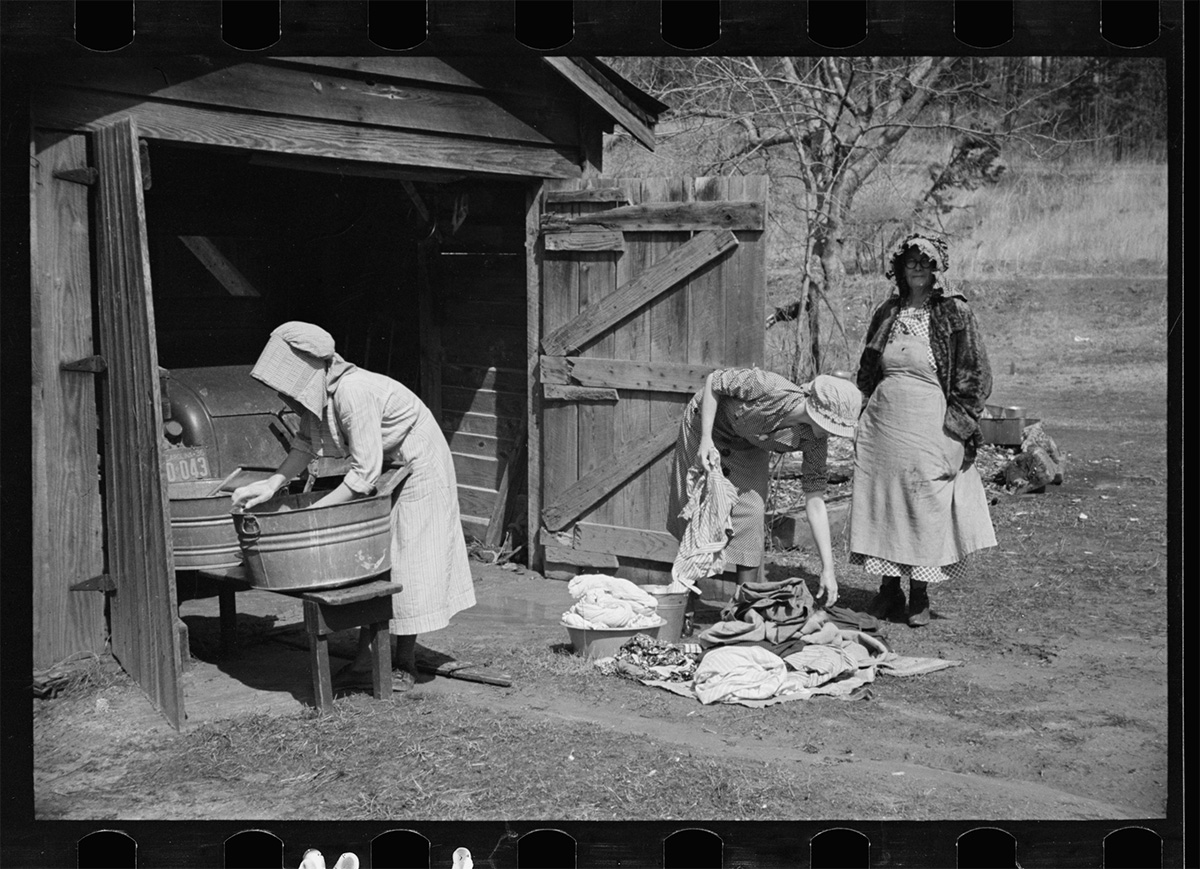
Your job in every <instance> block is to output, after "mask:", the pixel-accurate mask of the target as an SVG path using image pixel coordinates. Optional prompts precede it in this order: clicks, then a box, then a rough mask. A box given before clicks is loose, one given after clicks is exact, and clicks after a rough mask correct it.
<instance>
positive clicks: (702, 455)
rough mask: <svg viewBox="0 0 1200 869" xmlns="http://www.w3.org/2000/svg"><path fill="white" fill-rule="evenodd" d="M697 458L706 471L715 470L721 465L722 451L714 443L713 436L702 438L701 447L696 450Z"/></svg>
mask: <svg viewBox="0 0 1200 869" xmlns="http://www.w3.org/2000/svg"><path fill="white" fill-rule="evenodd" d="M696 458H697V459H698V460H699V462H700V466H701V467H702V468H704V470H706V471H714V470H716V469H717V468H719V467H720V466H721V453H720V451H719V450H718V449H717V448H716V446H714V445H713V441H712V438H711V437H703V436H701V438H700V447H699V449H697V450H696Z"/></svg>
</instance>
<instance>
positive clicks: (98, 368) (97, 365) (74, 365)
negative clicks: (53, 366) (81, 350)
mask: <svg viewBox="0 0 1200 869" xmlns="http://www.w3.org/2000/svg"><path fill="white" fill-rule="evenodd" d="M58 367H59V369H60V370H62V371H85V372H87V373H89V374H100V373H101V372H103V371H107V370H108V363H107V362H105V361H104V357H103V356H84V357H83V358H82V359H76V360H75V361H74V362H64V363H62V364H61V365H59V366H58Z"/></svg>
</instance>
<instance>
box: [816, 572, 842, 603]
mask: <svg viewBox="0 0 1200 869" xmlns="http://www.w3.org/2000/svg"><path fill="white" fill-rule="evenodd" d="M837 599H838V584H837V574H836V573H835V572H834V569H833V568H832V567H826V568H824V569H822V571H821V582H820V586H819V587H818V588H817V602H818V603H819V604H820V605H821V606H823V607H831V606H833V605H834V604H835V603H837Z"/></svg>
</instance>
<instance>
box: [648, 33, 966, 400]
mask: <svg viewBox="0 0 1200 869" xmlns="http://www.w3.org/2000/svg"><path fill="white" fill-rule="evenodd" d="M959 63H960V59H959V58H945V57H940V58H939V57H915V58H914V57H890V58H880V57H815V58H810V57H772V58H759V57H705V58H653V59H651V58H639V59H637V60H636V61H629V62H627V64H626V66H625V72H626V73H627V74H631V75H632V76H633V77H634V78H635V79H640V83H641V84H643V86H645V87H647V88H648V89H650V90H652V91H653V92H655V94H656V95H657V96H659V97H660V98H661V99H664V100H665V101H666V102H668V103H670V104H671V105H672V106H673V108H674V117H675V118H676V119H678V121H677V122H678V123H679V124H680V125H682V126H684V127H691V128H692V129H695V127H696V126H697V125H703V126H707V127H709V128H710V130H711V133H712V134H713V135H712V136H710V137H708V139H709V141H713V142H719V143H721V144H720V145H719V146H718V150H717V152H716V153H715V154H713V155H712V157H711V158H710V159H711V167H710V168H711V169H712V170H716V171H723V172H731V171H738V170H739V169H741V168H742V167H744V166H746V165H763V164H764V163H765V164H767V165H769V166H770V168H771V173H772V175H773V176H776V177H780V176H787V177H791V178H793V179H795V180H797V181H798V182H799V184H800V185H801V187H802V189H803V191H804V194H805V195H804V197H803V200H804V201H803V202H802V203H797V206H798V209H799V213H800V215H801V230H802V234H801V244H802V246H803V250H802V251H800V256H799V260H800V263H801V280H800V286H799V287H798V294H797V301H796V302H795V303H793V304H792V305H790V306H785V307H784V308H781V309H780V310H779V311H778V312H777V313H776V314H775V315H773V316H772V318H769V319H768V325H770V324H771V322H773V321H774V320H776V319H792V318H793V316H798V315H799V313H800V312H801V311H802V312H803V318H804V329H805V332H806V333H807V335H806V339H807V340H805V341H802V342H801V346H802V347H804V348H805V350H806V353H805V356H806V357H807V358H803V359H797V360H796V363H795V365H794V367H795V368H796V369H797V370H795V371H793V372H791V373H792V374H793V376H798V377H806V376H809V375H811V374H813V373H815V372H818V371H820V370H821V369H822V367H823V356H824V349H823V346H822V337H823V330H822V326H821V319H822V314H821V307H822V305H824V307H825V308H826V310H827V311H828V313H829V314H830V316H832V317H833V320H834V323H835V324H836V325H837V327H838V329H839V330H840V331H841V332H842V335H843V338H844V336H845V332H844V329H842V327H841V323H840V321H838V319H837V314H836V312H835V310H834V308H833V306H832V304H830V302H829V298H830V296H831V294H833V292H834V291H835V290H837V288H838V287H839V285H840V284H841V282H842V281H843V279H844V277H845V274H846V268H845V265H844V253H845V238H846V232H847V221H848V220H849V219H850V216H851V210H852V206H853V203H854V198H855V196H856V195H857V194H858V193H859V191H860V190H861V189H862V187H863V183H864V182H865V181H866V180H867V179H868V178H869V177H870V176H871V174H872V173H873V172H874V171H875V170H876V169H877V168H878V167H879V166H880V165H881V164H882V163H884V162H885V161H886V160H887V159H888V158H889V156H890V155H891V154H892V152H893V151H894V150H895V148H896V146H897V145H898V144H899V143H900V141H901V140H902V139H903V138H904V136H905V135H906V134H907V133H908V132H909V131H910V130H912V129H914V128H915V127H918V126H922V125H928V126H939V127H946V126H948V123H947V122H946V121H945V120H938V121H937V122H936V124H935V123H934V122H933V121H931V120H929V117H928V116H929V115H930V114H931V109H932V107H933V106H934V105H935V104H936V103H937V102H939V101H944V100H946V99H947V98H949V97H953V96H954V95H956V94H958V93H961V92H963V91H966V90H969V89H977V88H978V87H979V83H978V82H977V81H975V80H973V79H972V78H971V77H969V76H968V77H962V76H959V77H956V76H954V75H953V74H952V73H953V72H954V70H955V67H956V65H958V64H959ZM951 126H952V125H951ZM964 131H966V129H965V128H964ZM969 132H971V133H972V134H975V133H977V131H974V130H970V131H969ZM797 325H798V326H799V325H800V324H799V323H798V324H797Z"/></svg>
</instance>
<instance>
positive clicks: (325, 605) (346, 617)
mask: <svg viewBox="0 0 1200 869" xmlns="http://www.w3.org/2000/svg"><path fill="white" fill-rule="evenodd" d="M194 572H195V573H196V574H198V575H199V576H200V577H202V578H205V579H211V580H215V581H216V582H217V600H218V605H219V610H220V621H221V653H222V654H229V653H230V652H232V651H233V650H234V649H235V648H236V646H237V597H236V595H237V592H239V591H248V590H250V589H254V590H256V591H271V592H273V593H275V594H282V595H286V596H287V597H292V598H297V597H298V598H300V600H301V601H303V602H304V629H305V632H306V633H307V634H308V654H309V665H310V667H311V669H312V685H313V705H314V706H315V707H316V708H317V709H320V710H321V711H322V712H328V711H330V710H331V709H332V708H333V678H332V673H331V670H330V666H329V635H330V634H332V633H333V632H335V631H342V630H346V629H348V628H360V629H363V630H367V631H370V632H371V693H372V694H373V695H374V696H375V698H376V699H380V700H382V699H384V698H387V697H391V695H392V644H391V632H390V631H389V630H388V622H389V621H390V620H391V618H392V600H391V597H392V595H394V594H396V593H397V592H399V591H400V590H401V588H402V587H403V586H401V585H400V584H399V583H396V582H390V581H389V580H388V579H386V578H382V577H386V576H387V575H388V574H380V576H378V577H375V578H372V579H367V580H364V581H363V582H360V583H356V584H354V585H347V586H342V587H340V588H330V589H324V590H316V591H282V590H275V589H263V588H257V587H255V586H252V585H250V584H249V583H248V582H247V581H246V574H245V569H244V568H241V567H230V568H224V569H209V570H197V571H194Z"/></svg>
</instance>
